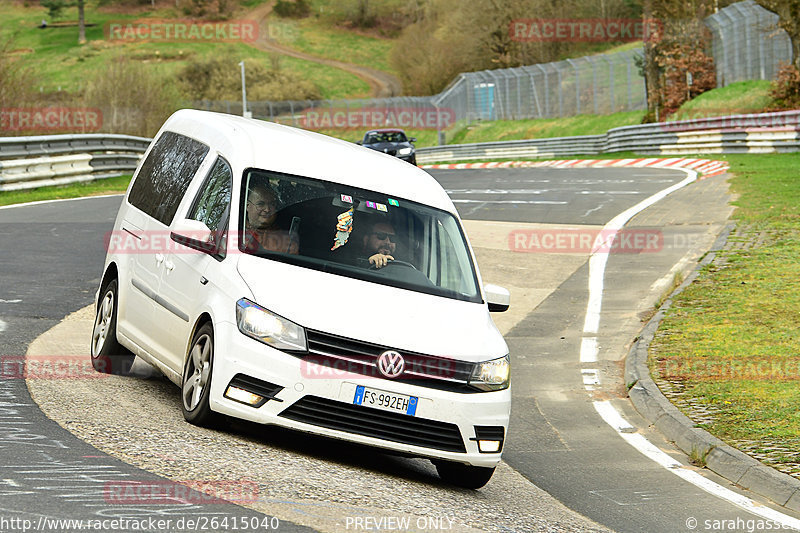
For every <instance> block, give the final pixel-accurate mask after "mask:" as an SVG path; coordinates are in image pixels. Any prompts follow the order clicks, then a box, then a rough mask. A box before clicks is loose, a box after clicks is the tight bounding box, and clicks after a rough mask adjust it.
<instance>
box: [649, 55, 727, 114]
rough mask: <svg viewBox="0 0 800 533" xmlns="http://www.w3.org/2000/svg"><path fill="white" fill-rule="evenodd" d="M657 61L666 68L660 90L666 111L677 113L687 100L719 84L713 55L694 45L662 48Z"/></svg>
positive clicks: (667, 112)
mask: <svg viewBox="0 0 800 533" xmlns="http://www.w3.org/2000/svg"><path fill="white" fill-rule="evenodd" d="M657 61H658V63H659V66H661V67H662V68H663V69H664V83H663V85H662V87H661V90H662V103H663V105H664V114H665V115H669V114H671V113H674V112H675V111H677V110H678V109H680V107H681V105H682V104H683V103H684V102H687V101H689V100H691V99H692V98H694V97H696V96H698V95H700V94H703V93H704V92H706V91H710V90H711V89H714V88H716V86H717V72H716V70H715V68H714V58H713V57H710V56H708V55H706V54H705V53H704V52H703V51H702V50H699V49H697V48H696V46H695V45H692V44H676V45H673V46H672V47H670V48H668V49H665V50H662V52H661V55H660V56H659V57H658V58H657ZM687 74H689V75H691V82H692V84H691V85H689V84H688V80H687Z"/></svg>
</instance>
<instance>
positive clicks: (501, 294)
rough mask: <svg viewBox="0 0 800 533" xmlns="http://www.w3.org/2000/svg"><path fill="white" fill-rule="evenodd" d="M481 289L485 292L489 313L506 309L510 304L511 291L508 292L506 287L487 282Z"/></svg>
mask: <svg viewBox="0 0 800 533" xmlns="http://www.w3.org/2000/svg"><path fill="white" fill-rule="evenodd" d="M483 290H484V292H486V302H487V303H488V304H489V312H490V313H502V312H503V311H508V306H509V305H510V304H511V293H510V292H508V289H506V288H504V287H500V286H498V285H492V284H491V283H487V284H486V285H484V286H483Z"/></svg>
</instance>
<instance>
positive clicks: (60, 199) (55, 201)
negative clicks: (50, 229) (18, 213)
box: [0, 192, 125, 210]
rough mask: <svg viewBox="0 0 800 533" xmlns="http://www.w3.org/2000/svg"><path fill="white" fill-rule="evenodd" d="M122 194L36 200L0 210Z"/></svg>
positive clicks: (122, 194) (0, 207) (0, 208)
mask: <svg viewBox="0 0 800 533" xmlns="http://www.w3.org/2000/svg"><path fill="white" fill-rule="evenodd" d="M124 195H125V193H124V192H120V193H116V194H99V195H97V196H81V197H79V198H59V199H57V200H37V201H36V202H25V203H24V204H12V205H2V206H0V210H2V209H14V208H15V207H28V206H31V205H41V204H54V203H57V202H74V201H75V200H88V199H90V198H91V199H95V198H111V197H112V196H124Z"/></svg>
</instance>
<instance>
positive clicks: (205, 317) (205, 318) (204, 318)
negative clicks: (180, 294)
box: [183, 311, 214, 365]
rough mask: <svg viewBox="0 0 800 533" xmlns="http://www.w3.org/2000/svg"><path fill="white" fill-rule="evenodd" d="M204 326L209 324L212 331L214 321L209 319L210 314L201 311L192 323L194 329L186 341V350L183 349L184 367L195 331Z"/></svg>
mask: <svg viewBox="0 0 800 533" xmlns="http://www.w3.org/2000/svg"><path fill="white" fill-rule="evenodd" d="M205 324H211V329H212V330H213V329H214V319H212V318H211V314H210V313H209V312H208V311H203V312H202V313H200V316H198V317H197V320H195V322H194V327H192V333H191V335H189V339H188V340H187V341H186V348H185V349H184V354H183V364H184V365H186V359H187V358H188V357H189V350H190V349H191V348H192V339H194V336H195V334H197V330H199V329H200V328H202V327H203V326H204V325H205Z"/></svg>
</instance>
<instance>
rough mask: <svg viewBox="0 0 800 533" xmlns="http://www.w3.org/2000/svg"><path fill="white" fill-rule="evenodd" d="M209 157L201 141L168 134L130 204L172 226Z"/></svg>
mask: <svg viewBox="0 0 800 533" xmlns="http://www.w3.org/2000/svg"><path fill="white" fill-rule="evenodd" d="M207 153H208V146H206V145H205V144H203V143H201V142H199V141H196V140H194V139H190V138H189V137H186V136H184V135H180V134H178V133H174V132H171V131H167V132H164V133H163V134H162V135H161V137H160V138H159V139H158V141H157V142H156V144H155V146H153V149H152V150H151V151H150V154H149V155H148V156H147V159H145V161H144V163H142V168H141V169H140V170H139V174H138V175H137V176H136V181H135V182H134V184H133V187H131V192H130V194H129V195H128V201H129V202H130V203H131V205H133V206H134V207H137V208H139V209H141V210H142V211H144V212H145V213H147V214H148V215H150V216H151V217H153V218H155V219H156V220H158V221H159V222H161V223H162V224H164V225H166V226H168V225H169V224H170V223H171V222H172V218H173V217H174V216H175V211H177V210H178V204H180V202H181V199H182V198H183V194H184V193H185V192H186V188H187V187H189V182H191V181H192V178H193V177H194V175H195V173H196V172H197V169H198V168H200V164H201V163H202V162H203V159H204V158H205V157H206V154H207Z"/></svg>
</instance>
